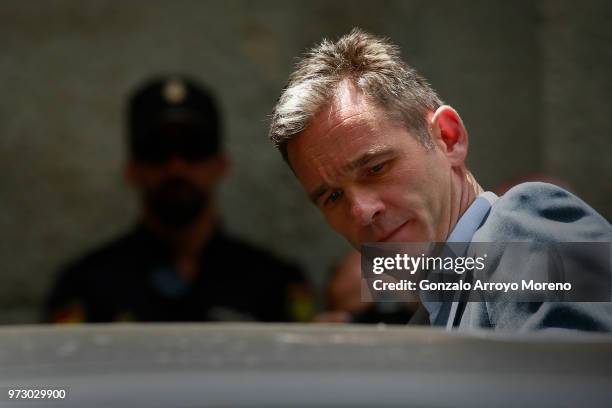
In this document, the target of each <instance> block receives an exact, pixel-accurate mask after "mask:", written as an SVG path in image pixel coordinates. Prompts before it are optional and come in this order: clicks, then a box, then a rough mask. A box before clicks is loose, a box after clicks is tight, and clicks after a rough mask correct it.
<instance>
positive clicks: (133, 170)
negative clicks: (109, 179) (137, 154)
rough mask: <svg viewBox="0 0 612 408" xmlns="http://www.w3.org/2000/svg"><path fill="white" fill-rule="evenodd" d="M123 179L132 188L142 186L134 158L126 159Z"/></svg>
mask: <svg viewBox="0 0 612 408" xmlns="http://www.w3.org/2000/svg"><path fill="white" fill-rule="evenodd" d="M123 179H124V180H125V181H126V183H127V184H128V185H129V186H130V187H132V188H138V187H139V186H140V177H139V172H138V165H137V164H136V163H134V162H133V161H132V160H128V161H126V162H125V164H124V165H123Z"/></svg>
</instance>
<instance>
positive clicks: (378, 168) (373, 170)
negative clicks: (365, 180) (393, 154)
mask: <svg viewBox="0 0 612 408" xmlns="http://www.w3.org/2000/svg"><path fill="white" fill-rule="evenodd" d="M384 168H385V163H380V164H377V165H376V166H373V167H371V168H370V171H369V173H370V174H376V173H380V172H381V171H382V170H383V169H384Z"/></svg>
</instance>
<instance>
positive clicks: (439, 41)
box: [0, 0, 612, 323]
mask: <svg viewBox="0 0 612 408" xmlns="http://www.w3.org/2000/svg"><path fill="white" fill-rule="evenodd" d="M610 21H612V3H610V2H607V1H604V0H602V1H594V0H593V1H580V2H576V1H570V0H561V1H556V0H538V1H512V2H506V1H487V0H483V1H461V2H456V1H416V0H412V1H401V0H397V1H391V0H387V1H376V2H374V1H370V2H363V1H354V0H353V1H336V2H327V1H293V2H286V1H246V0H245V1H237V0H234V1H219V2H206V1H130V2H119V1H87V2H81V1H76V0H74V1H37V2H23V1H4V2H2V5H0V50H1V52H0V163H2V164H1V168H2V172H1V173H0V265H1V275H0V323H10V322H23V323H25V322H34V321H36V318H37V308H38V304H39V302H40V301H41V299H42V297H43V295H44V293H45V292H46V291H47V290H48V287H49V285H50V283H51V281H52V279H53V276H54V274H55V272H56V271H57V268H58V267H59V266H60V265H61V264H63V263H64V262H66V261H67V260H68V259H70V258H72V257H74V256H77V255H78V254H80V253H82V252H83V251H84V250H86V249H88V248H91V247H92V246H95V245H96V244H97V243H100V242H102V241H104V240H107V239H109V238H110V237H112V236H114V235H115V234H117V233H119V232H120V231H122V230H123V229H124V228H125V227H126V226H128V225H130V223H131V221H132V220H133V218H134V216H135V215H136V214H137V205H136V204H137V203H136V200H135V198H134V197H133V196H132V195H131V194H130V192H129V191H128V189H127V187H126V186H125V185H124V183H123V181H122V176H121V171H122V170H121V166H122V161H123V159H124V152H123V144H122V132H123V128H122V116H121V114H122V108H123V101H124V98H125V96H126V95H127V93H128V91H129V90H130V89H131V88H132V87H133V86H134V85H136V84H137V83H138V82H140V81H141V80H143V79H144V78H146V77H148V76H150V75H151V74H156V73H160V72H168V71H180V72H185V73H188V74H191V75H193V76H195V77H197V78H199V79H201V80H202V81H203V82H204V83H206V84H208V85H209V86H210V87H211V88H213V89H214V91H216V93H217V94H218V97H219V99H220V101H221V103H222V107H223V110H224V117H225V122H226V136H227V143H226V146H227V150H228V152H229V154H230V156H231V157H232V160H233V169H232V173H231V175H230V177H229V178H228V180H227V183H226V184H225V185H224V187H223V189H222V191H221V202H222V205H223V214H224V218H225V222H226V224H227V227H228V229H230V230H231V231H233V232H235V233H236V234H239V235H241V236H243V237H245V238H247V239H249V240H251V241H254V242H257V243H260V244H262V245H265V246H267V247H269V248H271V249H273V250H274V251H276V252H277V253H279V254H282V255H284V256H285V257H288V258H293V259H294V260H297V261H299V262H301V263H302V264H303V265H304V266H305V267H306V268H307V271H308V274H309V276H310V278H311V279H312V281H313V283H314V284H315V285H316V286H317V287H319V288H320V287H321V286H322V285H323V282H324V280H325V275H326V273H327V271H328V269H329V268H330V265H331V264H332V263H333V262H334V261H336V260H337V259H339V258H340V257H341V256H342V254H343V253H344V252H345V251H346V250H347V249H348V246H347V245H346V244H345V243H344V242H343V241H342V240H341V239H340V238H339V237H337V236H335V234H334V233H333V232H331V231H330V230H329V229H328V228H327V227H326V226H325V225H324V224H323V222H322V218H321V217H320V216H319V214H318V213H317V211H316V210H315V209H314V208H312V207H311V206H310V205H309V204H308V203H307V201H306V200H305V199H304V195H303V192H302V191H301V190H300V187H299V186H298V184H297V183H296V181H295V180H294V179H293V177H292V175H291V174H290V172H289V171H288V169H287V168H285V165H284V164H283V163H282V161H281V159H280V157H279V156H278V154H277V153H276V152H275V151H274V150H273V149H272V147H271V146H270V145H269V143H268V141H267V140H266V132H267V115H268V114H269V113H270V111H271V109H272V106H273V104H274V101H275V99H276V97H277V96H278V93H279V91H280V89H281V87H282V86H283V84H284V82H285V80H286V78H287V76H288V74H289V73H290V71H291V68H292V65H293V64H294V62H295V58H296V57H297V56H298V55H299V54H301V53H302V52H303V51H304V50H305V49H306V48H307V47H309V46H311V45H312V44H314V43H315V42H317V41H319V40H320V39H321V38H322V37H336V36H338V35H341V34H343V33H345V32H347V31H348V30H350V28H352V27H353V26H360V27H362V28H364V29H367V30H369V31H371V32H374V33H376V34H379V35H385V36H388V37H390V38H391V39H392V40H393V41H394V42H396V43H398V44H399V45H400V47H401V49H402V52H403V55H404V58H405V59H406V60H407V61H408V62H410V63H412V64H413V65H414V66H416V67H417V69H419V70H420V71H421V73H422V74H423V75H425V76H426V77H427V78H429V80H430V81H431V83H432V84H433V86H434V88H435V89H437V90H438V92H439V93H440V95H441V96H442V98H443V99H445V100H446V101H447V102H448V103H450V104H451V105H453V106H455V107H456V108H457V110H458V111H459V112H460V113H461V114H462V116H463V118H464V121H465V122H466V124H467V126H468V129H469V130H470V134H471V148H470V159H469V163H470V166H471V167H472V169H473V172H474V173H475V175H476V177H477V178H478V179H479V181H480V182H481V184H482V185H483V186H484V187H485V188H489V189H492V188H494V187H495V186H496V185H498V184H499V183H501V182H502V181H505V180H507V179H511V178H515V177H519V176H522V175H525V174H529V173H533V172H545V173H547V174H550V175H553V176H557V177H560V178H561V179H563V180H565V181H566V182H567V183H569V184H570V185H571V186H573V187H574V189H575V191H576V192H577V193H578V194H579V195H581V196H582V197H583V198H584V199H585V200H586V201H588V202H589V203H591V204H592V205H593V206H594V207H595V208H596V209H598V210H599V211H600V212H601V213H602V214H603V215H604V216H606V217H608V219H610V218H612V160H610V159H609V157H608V156H609V155H610V152H611V151H612V139H611V136H610V134H609V129H610V128H612V115H611V113H612V112H611V109H610V103H609V95H612V80H611V79H610V72H612V29H611V28H610V24H609V22H610ZM262 278H265V277H262Z"/></svg>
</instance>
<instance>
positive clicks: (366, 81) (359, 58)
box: [269, 28, 443, 162]
mask: <svg viewBox="0 0 612 408" xmlns="http://www.w3.org/2000/svg"><path fill="white" fill-rule="evenodd" d="M344 80H350V81H351V82H352V84H353V85H354V86H355V87H356V88H357V89H359V90H360V91H361V92H362V93H363V94H364V96H365V97H366V100H367V101H368V102H369V103H373V104H375V105H376V106H378V107H380V108H382V109H383V110H384V112H385V113H386V114H387V115H388V116H389V118H390V119H392V120H395V121H396V122H398V123H401V124H403V125H404V126H405V127H406V128H407V129H408V130H409V131H411V132H413V133H414V135H415V137H416V138H417V140H418V141H419V142H420V143H421V144H422V145H423V146H425V147H428V148H429V147H431V145H432V141H431V137H430V134H429V129H428V128H429V126H428V124H427V120H426V113H427V111H429V110H436V109H437V108H438V107H440V106H441V105H442V104H443V102H442V100H441V99H440V98H439V97H438V95H437V94H436V92H435V91H434V90H433V89H432V88H431V87H430V85H429V84H428V83H427V81H426V80H425V79H424V78H422V77H421V76H420V75H419V74H418V73H417V72H416V71H415V70H414V68H412V67H411V66H409V65H408V64H406V63H405V62H404V61H402V59H401V58H400V52H399V48H398V47H397V46H396V45H394V44H392V43H390V42H389V41H388V40H387V39H383V38H378V37H375V36H373V35H371V34H368V33H366V32H364V31H362V30H360V29H358V28H354V29H353V30H352V31H351V32H350V33H349V34H347V35H345V36H343V37H341V38H340V39H339V40H338V41H336V42H330V41H327V40H323V41H322V42H321V44H319V45H317V46H315V47H314V48H312V49H311V50H310V51H309V52H307V53H306V55H305V56H304V58H302V60H301V61H300V62H299V63H298V64H297V66H296V70H295V71H294V72H293V74H291V76H290V77H289V81H288V83H287V85H286V86H285V88H284V89H283V91H282V93H281V95H280V97H279V99H278V101H277V103H276V106H275V107H274V111H273V113H272V123H271V125H270V134H269V137H270V140H271V141H272V142H273V143H274V144H275V145H276V147H277V148H278V149H279V150H280V151H281V153H282V155H283V158H284V159H285V160H286V161H287V162H288V158H287V143H288V142H289V141H290V140H291V139H293V138H294V137H296V136H297V135H298V134H299V133H300V132H302V131H303V130H305V129H306V128H307V127H308V126H309V124H310V121H311V119H312V118H313V116H315V115H316V114H317V113H318V112H319V111H320V110H321V109H323V108H324V107H326V106H328V105H329V104H330V103H331V102H332V100H333V97H334V96H335V92H336V90H337V88H338V85H339V84H340V83H341V82H342V81H344Z"/></svg>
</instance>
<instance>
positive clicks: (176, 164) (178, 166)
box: [164, 154, 189, 174]
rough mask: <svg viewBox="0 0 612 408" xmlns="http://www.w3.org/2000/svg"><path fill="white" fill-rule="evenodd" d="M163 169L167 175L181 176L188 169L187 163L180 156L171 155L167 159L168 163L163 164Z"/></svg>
mask: <svg viewBox="0 0 612 408" xmlns="http://www.w3.org/2000/svg"><path fill="white" fill-rule="evenodd" d="M164 167H165V169H166V171H167V172H169V173H172V174H181V173H183V172H184V171H185V170H186V169H187V168H188V167H189V163H188V161H187V160H186V159H185V158H184V157H182V156H181V155H178V154H173V155H172V156H170V157H169V158H168V161H166V163H164Z"/></svg>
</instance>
